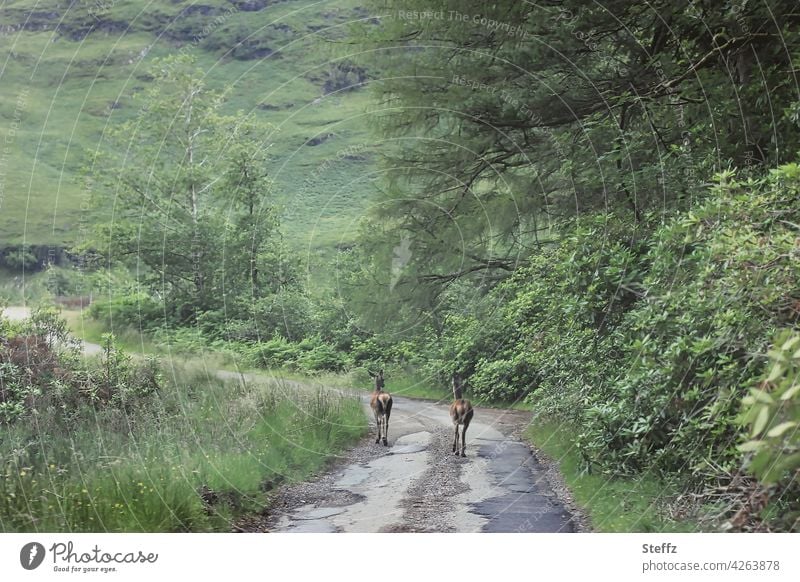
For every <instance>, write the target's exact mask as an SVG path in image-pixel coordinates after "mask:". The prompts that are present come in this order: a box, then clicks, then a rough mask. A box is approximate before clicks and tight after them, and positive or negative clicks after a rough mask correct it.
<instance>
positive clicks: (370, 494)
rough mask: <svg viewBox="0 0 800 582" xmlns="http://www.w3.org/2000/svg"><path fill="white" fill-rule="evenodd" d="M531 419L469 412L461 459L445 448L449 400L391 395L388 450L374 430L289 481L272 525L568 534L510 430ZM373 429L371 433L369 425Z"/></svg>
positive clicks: (569, 522)
mask: <svg viewBox="0 0 800 582" xmlns="http://www.w3.org/2000/svg"><path fill="white" fill-rule="evenodd" d="M365 411H367V412H368V407H367V406H366V404H365ZM529 421H530V414H529V413H525V412H520V411H510V410H500V409H485V408H476V410H475V417H474V419H473V421H472V424H471V425H470V427H469V430H468V431H467V457H466V458H461V457H457V456H455V455H453V453H452V438H453V429H452V424H451V422H450V418H449V415H448V405H447V404H446V403H441V404H438V403H434V402H430V401H421V400H412V399H408V398H401V397H397V396H395V397H394V407H393V409H392V416H391V421H390V424H389V445H390V446H389V447H386V448H385V447H383V446H381V445H377V444H374V442H373V441H374V436H373V437H372V439H371V440H370V442H368V443H366V444H364V445H362V446H361V447H359V449H358V450H356V451H355V452H354V455H353V458H351V459H349V461H347V462H344V463H342V464H340V465H339V466H337V467H336V468H335V469H333V470H331V471H329V472H328V473H326V474H325V475H323V476H322V477H320V478H319V479H317V480H316V481H312V482H309V483H306V484H303V485H301V486H299V487H295V488H291V487H290V488H289V489H288V490H287V492H286V493H285V494H284V498H283V499H282V500H280V501H279V504H278V505H279V506H281V503H282V510H281V511H280V515H279V516H277V517H276V518H274V521H273V523H272V525H271V527H270V528H269V529H270V530H271V531H284V532H381V531H384V532H397V531H401V532H402V531H427V532H440V531H444V532H519V533H522V532H572V531H575V530H576V528H577V525H576V520H574V519H573V516H572V514H571V513H570V512H569V511H568V510H567V509H566V507H565V506H564V504H563V503H562V501H561V500H560V499H559V498H558V496H557V495H556V494H555V492H554V490H553V489H552V487H551V486H550V484H549V482H548V480H547V479H546V478H545V471H544V469H543V467H542V466H541V465H540V463H539V462H538V461H537V460H536V458H534V456H533V455H532V453H531V449H530V448H529V446H528V445H527V444H525V443H524V442H522V441H521V440H520V439H519V437H518V436H517V435H518V434H519V432H520V431H521V430H522V429H524V427H525V426H526V425H527V424H528V422H529ZM371 424H372V423H371ZM371 431H372V434H373V435H374V426H371Z"/></svg>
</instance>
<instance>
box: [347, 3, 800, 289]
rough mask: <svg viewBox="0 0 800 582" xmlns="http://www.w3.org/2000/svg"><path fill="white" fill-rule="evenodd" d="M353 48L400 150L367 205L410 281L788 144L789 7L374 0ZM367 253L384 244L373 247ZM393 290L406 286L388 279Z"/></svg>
mask: <svg viewBox="0 0 800 582" xmlns="http://www.w3.org/2000/svg"><path fill="white" fill-rule="evenodd" d="M372 6H373V7H374V9H375V12H376V14H379V15H380V16H381V18H380V24H379V25H373V24H367V25H364V26H363V28H362V29H361V30H359V31H358V32H357V33H356V42H358V43H360V44H362V45H365V46H366V47H367V48H369V49H372V50H368V51H365V54H369V55H373V56H374V61H373V62H372V63H371V65H372V66H373V67H376V68H377V69H378V70H387V71H391V73H392V74H391V75H389V76H387V78H385V79H381V80H380V82H377V83H373V87H374V88H375V91H376V93H377V95H378V97H379V99H380V106H379V107H378V108H377V113H376V117H377V118H378V127H379V129H380V131H381V132H382V134H383V135H384V136H385V137H386V138H389V139H391V140H393V142H394V143H396V144H398V145H397V146H396V147H395V148H393V149H389V151H388V155H387V156H386V158H385V166H386V169H387V173H388V175H389V176H390V180H389V181H388V184H387V187H386V189H385V194H384V196H383V199H382V200H381V201H380V203H379V204H376V205H375V207H376V208H378V209H379V211H378V212H376V215H375V219H376V222H379V223H380V224H381V227H373V228H372V229H371V230H372V231H377V232H381V233H382V236H383V238H384V239H385V243H384V244H383V245H382V249H381V250H377V251H376V252H378V253H383V256H384V257H385V256H386V255H388V254H390V253H391V248H392V246H393V245H395V244H397V242H396V241H398V240H400V239H402V237H403V236H404V235H409V236H412V237H413V247H414V248H415V249H416V251H415V255H414V263H415V265H417V266H418V268H417V269H409V270H408V271H407V273H408V275H409V277H413V278H414V279H413V280H408V283H409V285H410V286H412V287H415V288H418V290H419V292H422V293H432V292H435V291H433V290H432V289H433V287H438V288H441V287H442V286H446V285H448V284H449V282H450V281H452V280H453V279H458V278H467V279H470V278H471V279H475V278H476V277H477V278H480V279H481V281H486V280H487V279H488V280H489V281H491V280H502V279H503V278H505V277H507V276H508V275H509V274H510V273H511V272H513V270H514V269H515V268H516V266H517V265H518V264H520V263H521V262H524V261H525V258H526V256H527V255H529V254H530V253H531V252H534V250H535V249H536V248H538V247H539V246H540V245H541V244H543V243H546V241H547V240H548V239H552V238H553V235H554V233H555V232H556V231H557V230H558V229H559V227H560V226H563V225H564V224H565V223H569V221H570V219H571V218H572V217H574V216H575V215H577V214H579V213H584V212H595V211H598V212H607V211H614V212H617V213H621V214H622V215H627V216H628V217H629V218H628V220H629V223H630V224H631V228H632V229H633V228H637V227H639V225H641V223H642V222H643V218H644V217H645V215H646V214H648V213H657V212H664V211H671V210H673V209H677V208H686V207H687V206H689V205H690V204H691V203H692V202H693V201H694V200H693V197H694V196H695V195H696V194H695V191H696V190H697V186H698V185H699V184H700V183H701V182H702V177H703V176H708V175H711V174H712V173H714V172H715V171H719V170H720V169H724V168H725V167H727V166H728V165H737V166H740V167H749V168H752V169H753V171H756V172H757V171H759V170H758V169H759V168H763V167H768V166H773V165H775V164H777V163H780V162H783V161H785V160H786V159H788V158H790V157H791V156H792V155H793V153H794V151H795V150H796V149H797V147H798V138H797V131H796V117H797V116H796V115H795V113H794V111H795V110H796V107H793V103H795V102H797V100H798V90H797V86H798V83H797V76H796V73H795V70H796V67H794V66H793V65H792V59H793V58H796V55H797V54H798V34H797V25H798V23H799V22H800V13H798V12H797V10H796V7H795V5H794V3H793V2H789V1H788V0H775V1H769V2H744V1H742V0H729V1H725V2H722V3H720V2H718V1H712V0H700V1H689V0H679V1H674V0H669V1H667V0H660V1H655V2H648V3H646V4H640V3H635V2H629V1H627V0H610V1H608V2H603V3H595V2H589V1H587V0H552V1H549V2H544V3H541V2H540V3H529V2H515V1H513V0H502V1H498V2H492V3H489V4H487V3H485V2H482V1H479V0H434V1H433V2H430V1H428V0H425V1H422V0H402V1H401V0H376V1H374V2H373V3H372ZM375 244H376V245H377V246H381V245H380V244H378V243H377V242H375ZM398 288H402V286H399V287H398Z"/></svg>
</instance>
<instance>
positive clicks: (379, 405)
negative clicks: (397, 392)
mask: <svg viewBox="0 0 800 582" xmlns="http://www.w3.org/2000/svg"><path fill="white" fill-rule="evenodd" d="M368 372H369V370H368ZM369 375H370V376H372V378H374V379H375V391H374V392H373V393H372V396H371V397H370V399H369V405H370V407H371V408H372V412H373V413H374V414H375V424H377V425H378V438H376V439H375V444H380V442H381V432H382V433H383V446H389V441H388V440H387V436H388V435H389V416H390V415H391V414H392V395H391V394H389V393H388V392H384V391H383V387H384V385H385V384H384V380H383V370H378V373H377V374H373V373H372V372H369ZM381 429H383V430H381Z"/></svg>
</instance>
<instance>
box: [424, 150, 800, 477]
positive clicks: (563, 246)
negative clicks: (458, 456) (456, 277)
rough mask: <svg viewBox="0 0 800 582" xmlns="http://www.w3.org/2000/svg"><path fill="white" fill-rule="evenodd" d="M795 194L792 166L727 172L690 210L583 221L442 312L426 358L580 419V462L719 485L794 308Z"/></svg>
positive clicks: (493, 391)
mask: <svg viewBox="0 0 800 582" xmlns="http://www.w3.org/2000/svg"><path fill="white" fill-rule="evenodd" d="M799 192H800V168H798V166H796V165H789V166H784V167H782V168H780V169H779V170H776V171H774V172H773V173H772V174H771V175H769V176H768V177H765V178H763V179H760V180H749V181H747V182H739V181H737V180H736V179H735V176H734V174H733V173H724V174H722V175H720V176H718V177H717V181H716V184H715V186H713V187H712V189H711V191H710V193H709V195H708V196H707V198H706V200H705V201H704V202H702V203H700V204H698V205H697V206H695V208H694V209H693V210H692V211H689V212H685V213H675V214H673V215H671V216H659V217H655V216H654V217H650V218H646V220H645V221H643V222H642V223H639V224H637V225H636V227H635V228H629V227H626V226H625V224H626V223H625V221H623V220H619V219H617V218H615V217H614V216H613V215H603V216H598V217H584V218H582V219H580V220H577V221H576V222H575V224H574V229H573V230H572V232H571V233H570V234H569V236H566V237H565V238H564V239H562V240H561V241H559V243H558V244H557V245H556V244H554V245H551V246H549V247H545V248H543V249H541V250H540V251H538V252H537V253H536V254H535V255H533V256H532V257H531V259H530V261H529V264H528V265H527V266H525V267H524V268H521V269H518V270H517V272H515V274H514V275H513V276H512V277H511V278H510V279H509V280H507V281H506V282H504V283H503V284H501V285H499V286H498V287H497V288H495V289H494V290H493V291H492V292H491V293H490V294H489V295H488V296H487V297H486V298H485V299H484V300H482V301H481V302H479V303H476V304H475V305H473V306H472V307H473V310H472V312H471V313H469V312H467V313H464V312H453V313H450V314H448V316H447V318H446V327H447V333H445V334H443V337H444V340H443V342H442V343H441V344H440V345H439V349H438V350H436V353H432V354H431V356H430V357H429V358H428V365H429V366H430V367H431V368H437V367H438V368H440V369H443V370H448V371H450V370H453V369H460V370H463V371H465V372H467V373H468V374H469V385H470V390H471V391H472V393H473V394H475V395H477V396H480V397H485V398H488V399H494V400H514V399H518V398H525V399H526V400H528V401H529V402H531V403H532V404H533V405H534V407H535V410H536V411H537V414H540V415H542V416H543V417H548V418H551V419H555V420H559V421H567V422H570V423H574V426H576V427H578V430H577V434H576V444H577V446H578V447H579V448H580V450H581V453H582V456H583V458H584V459H585V460H586V465H587V469H589V470H594V471H606V472H610V473H615V474H620V473H627V474H635V473H638V472H641V471H643V470H655V471H658V472H659V473H661V474H662V475H664V476H668V477H679V478H681V479H684V480H689V481H693V482H694V483H697V484H699V483H700V482H720V481H725V480H726V479H729V478H730V476H731V475H732V474H733V473H734V472H735V471H736V470H737V469H738V467H739V465H740V453H739V452H738V451H737V449H736V444H737V441H738V438H739V434H740V429H739V427H738V424H737V422H736V417H737V415H738V413H739V407H740V402H741V399H742V397H743V396H744V395H745V394H746V393H747V388H748V387H749V386H751V385H753V383H754V382H755V381H756V379H757V378H758V377H759V376H760V374H762V372H763V370H764V361H763V358H762V357H761V354H763V353H765V351H766V348H767V346H768V343H769V341H770V338H771V337H772V336H773V334H774V332H775V330H776V329H777V328H778V327H785V326H795V325H796V324H797V321H798V315H800V288H799V287H798V281H800V261H799V260H798V258H800V256H799V255H798V249H797V242H796V240H797V238H796V237H797V226H796V225H797V224H800V195H799ZM431 344H433V342H431ZM433 345H436V344H433Z"/></svg>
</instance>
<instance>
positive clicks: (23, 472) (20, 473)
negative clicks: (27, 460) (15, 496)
mask: <svg viewBox="0 0 800 582" xmlns="http://www.w3.org/2000/svg"><path fill="white" fill-rule="evenodd" d="M27 474H28V473H26V472H25V470H22V471H20V472H19V476H20V477H24V476H25V475H27Z"/></svg>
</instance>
